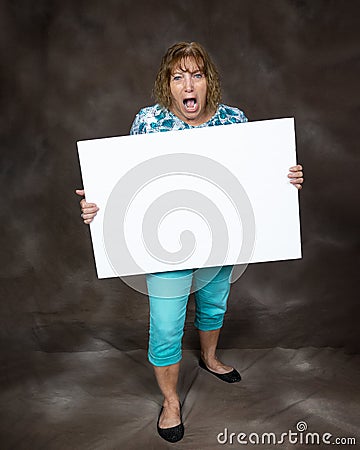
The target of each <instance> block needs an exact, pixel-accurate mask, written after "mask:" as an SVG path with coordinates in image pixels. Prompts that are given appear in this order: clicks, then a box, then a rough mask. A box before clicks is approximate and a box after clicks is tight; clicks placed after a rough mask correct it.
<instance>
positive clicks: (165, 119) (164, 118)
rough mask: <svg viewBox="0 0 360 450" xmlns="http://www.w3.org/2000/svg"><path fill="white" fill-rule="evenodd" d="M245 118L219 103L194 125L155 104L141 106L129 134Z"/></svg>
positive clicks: (203, 125)
mask: <svg viewBox="0 0 360 450" xmlns="http://www.w3.org/2000/svg"><path fill="white" fill-rule="evenodd" d="M247 120H248V119H247V117H246V116H245V114H244V113H243V111H241V110H240V109H238V108H233V107H231V106H226V105H223V104H220V105H219V106H218V109H217V111H216V113H215V114H214V115H213V116H212V118H211V119H210V120H208V121H207V122H205V123H202V124H201V125H198V126H197V127H194V126H192V125H189V124H187V123H185V122H183V121H182V120H181V119H179V118H178V117H177V116H175V114H173V113H172V112H171V111H169V110H167V109H165V108H163V107H162V106H160V105H158V104H157V105H154V106H148V107H146V108H143V109H141V110H140V111H139V112H138V114H137V115H136V117H135V119H134V122H133V124H132V126H131V130H130V134H145V133H156V132H158V131H171V130H187V129H190V128H204V127H214V126H217V125H229V124H232V123H242V122H247Z"/></svg>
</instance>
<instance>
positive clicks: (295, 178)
mask: <svg viewBox="0 0 360 450" xmlns="http://www.w3.org/2000/svg"><path fill="white" fill-rule="evenodd" d="M289 170H290V173H289V174H288V178H290V183H291V184H293V185H294V186H295V187H296V188H297V189H302V183H303V182H304V173H303V171H302V170H303V168H302V166H301V165H300V164H298V165H297V166H293V167H290V169H289Z"/></svg>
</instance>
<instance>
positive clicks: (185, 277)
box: [147, 270, 192, 428]
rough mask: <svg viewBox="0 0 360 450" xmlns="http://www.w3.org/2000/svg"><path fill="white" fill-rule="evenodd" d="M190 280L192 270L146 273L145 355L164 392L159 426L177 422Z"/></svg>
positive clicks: (174, 424)
mask: <svg viewBox="0 0 360 450" xmlns="http://www.w3.org/2000/svg"><path fill="white" fill-rule="evenodd" d="M191 282H192V270H182V271H174V272H164V273H158V274H152V275H148V276H147V285H148V291H149V300H150V332H149V349H148V358H149V361H150V362H151V364H152V365H153V367H154V371H155V376H156V380H157V382H158V384H159V387H160V390H161V392H162V394H163V396H164V401H163V412H162V414H161V417H160V419H159V427H160V428H171V427H174V426H176V425H178V424H179V423H180V409H179V396H178V393H177V381H178V375H179V366H180V360H181V356H182V351H181V342H182V336H183V333H184V323H185V316H186V306H187V301H188V297H189V292H190V287H191Z"/></svg>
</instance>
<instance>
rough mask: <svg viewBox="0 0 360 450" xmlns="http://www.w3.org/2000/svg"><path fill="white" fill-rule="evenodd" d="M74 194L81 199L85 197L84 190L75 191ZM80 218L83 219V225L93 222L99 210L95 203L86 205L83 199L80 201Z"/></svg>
mask: <svg viewBox="0 0 360 450" xmlns="http://www.w3.org/2000/svg"><path fill="white" fill-rule="evenodd" d="M75 193H76V194H77V195H80V196H81V197H84V196H85V191H84V189H76V191H75ZM80 207H81V217H82V218H83V219H84V223H86V224H89V223H91V222H92V221H93V220H94V217H95V216H96V214H97V212H98V211H99V208H98V207H97V206H96V204H95V203H88V202H87V201H86V200H85V198H83V199H82V200H81V201H80Z"/></svg>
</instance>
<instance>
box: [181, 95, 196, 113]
mask: <svg viewBox="0 0 360 450" xmlns="http://www.w3.org/2000/svg"><path fill="white" fill-rule="evenodd" d="M183 103H184V106H185V109H186V111H189V112H191V111H196V109H197V102H196V98H186V99H185V100H184V101H183Z"/></svg>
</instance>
